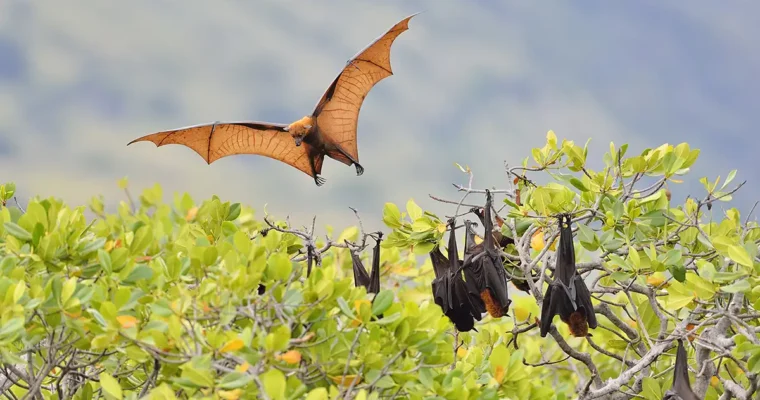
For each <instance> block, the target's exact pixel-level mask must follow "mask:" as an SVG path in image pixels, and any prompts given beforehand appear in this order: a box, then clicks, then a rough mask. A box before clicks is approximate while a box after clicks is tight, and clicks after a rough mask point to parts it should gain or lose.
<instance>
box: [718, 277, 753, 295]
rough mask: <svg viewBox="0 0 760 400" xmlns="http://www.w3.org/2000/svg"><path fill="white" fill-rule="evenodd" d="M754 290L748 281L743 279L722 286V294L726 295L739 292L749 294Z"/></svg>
mask: <svg viewBox="0 0 760 400" xmlns="http://www.w3.org/2000/svg"><path fill="white" fill-rule="evenodd" d="M751 289H752V286H751V285H750V284H749V281H748V280H747V279H742V280H739V281H736V282H734V283H732V284H730V285H726V286H722V287H721V288H720V291H721V292H726V293H739V292H744V293H746V292H748V291H750V290H751Z"/></svg>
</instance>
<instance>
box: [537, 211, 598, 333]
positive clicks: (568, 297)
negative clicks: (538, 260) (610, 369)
mask: <svg viewBox="0 0 760 400" xmlns="http://www.w3.org/2000/svg"><path fill="white" fill-rule="evenodd" d="M558 219H559V229H560V231H559V246H558V249H557V267H556V268H555V273H554V282H552V283H551V284H549V287H548V288H546V294H544V301H543V305H542V306H541V337H546V334H547V333H548V332H549V326H550V325H551V323H552V319H553V318H554V316H555V315H557V314H559V317H560V319H561V320H562V322H564V323H565V324H567V326H568V327H569V328H570V333H571V334H572V335H573V336H576V337H585V336H591V334H590V333H589V332H588V328H591V329H596V326H597V324H596V314H595V313H594V306H593V305H592V304H591V293H590V292H589V290H588V288H587V287H586V283H585V282H584V281H583V277H581V276H580V275H579V274H578V271H577V270H576V267H575V248H574V247H573V230H572V227H571V226H570V223H571V221H570V215H568V214H560V215H559V218H558ZM563 219H564V222H563Z"/></svg>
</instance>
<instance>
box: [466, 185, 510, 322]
mask: <svg viewBox="0 0 760 400" xmlns="http://www.w3.org/2000/svg"><path fill="white" fill-rule="evenodd" d="M492 202H493V197H492V196H491V192H490V191H489V190H488V189H486V205H485V212H484V219H485V220H484V221H483V225H484V227H485V232H492V231H493V220H492V219H491V205H492ZM484 236H485V238H484V239H483V243H481V244H482V246H483V247H482V250H477V249H475V250H474V251H473V250H470V252H471V254H469V255H467V256H465V260H464V267H463V269H464V279H465V280H466V281H467V282H470V283H472V284H473V285H474V287H475V289H476V290H477V293H478V294H479V295H480V299H481V300H482V301H483V304H485V308H486V310H487V311H488V314H490V315H491V316H492V317H494V318H501V317H502V316H505V315H508V314H507V310H508V309H509V305H510V303H512V300H510V299H509V294H508V289H507V272H506V271H505V270H504V261H503V259H502V257H501V254H499V251H498V250H497V249H496V244H495V243H494V237H493V235H489V234H487V233H486V234H485V235H484ZM477 246H480V245H477Z"/></svg>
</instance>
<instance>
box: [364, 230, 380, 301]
mask: <svg viewBox="0 0 760 400" xmlns="http://www.w3.org/2000/svg"><path fill="white" fill-rule="evenodd" d="M367 292H369V293H375V294H377V293H379V292H380V241H379V240H378V241H377V244H375V248H374V249H373V250H372V271H371V272H370V274H369V286H367Z"/></svg>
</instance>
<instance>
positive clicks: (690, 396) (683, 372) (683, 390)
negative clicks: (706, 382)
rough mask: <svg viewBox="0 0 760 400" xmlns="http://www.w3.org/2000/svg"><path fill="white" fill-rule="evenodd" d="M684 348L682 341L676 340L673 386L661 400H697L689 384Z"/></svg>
mask: <svg viewBox="0 0 760 400" xmlns="http://www.w3.org/2000/svg"><path fill="white" fill-rule="evenodd" d="M686 357H687V356H686V348H684V346H683V340H681V339H678V349H677V350H676V365H675V367H674V368H673V386H672V387H671V388H670V389H668V391H667V392H665V396H664V397H663V399H674V400H675V399H682V400H698V399H699V398H698V397H697V395H696V394H695V393H694V391H693V390H692V389H691V384H690V383H689V367H688V363H687V361H686Z"/></svg>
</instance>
